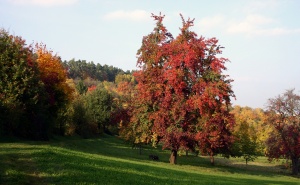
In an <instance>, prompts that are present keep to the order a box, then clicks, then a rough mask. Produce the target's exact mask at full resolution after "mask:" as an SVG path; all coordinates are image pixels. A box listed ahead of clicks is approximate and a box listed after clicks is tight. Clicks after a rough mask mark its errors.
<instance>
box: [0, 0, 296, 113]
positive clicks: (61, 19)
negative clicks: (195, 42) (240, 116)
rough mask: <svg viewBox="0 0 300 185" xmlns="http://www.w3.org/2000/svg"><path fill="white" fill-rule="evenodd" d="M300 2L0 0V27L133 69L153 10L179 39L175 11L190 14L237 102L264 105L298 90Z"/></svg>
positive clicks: (68, 53) (70, 53)
mask: <svg viewBox="0 0 300 185" xmlns="http://www.w3.org/2000/svg"><path fill="white" fill-rule="evenodd" d="M299 9H300V1H298V0H251V1H250V0H218V1H217V0H211V1H207V0H206V1H204V0H189V1H179V0H173V1H171V0H164V1H159V0H151V1H150V0H126V1H125V0H98V1H97V0H1V1H0V27H2V28H4V29H6V30H8V31H9V32H10V33H11V34H14V35H18V36H22V37H23V38H24V39H26V40H27V42H28V43H32V42H43V43H45V44H46V45H47V47H48V48H49V49H52V50H53V51H54V52H55V53H57V54H58V55H59V56H61V58H62V59H63V60H70V59H72V58H75V59H76V60H77V59H81V60H87V61H93V62H94V63H100V64H102V65H104V64H108V65H113V66H115V67H119V68H122V69H124V70H131V69H136V52H137V50H138V49H139V47H140V46H141V41H142V37H143V36H145V35H147V34H149V33H150V32H151V31H152V30H153V28H154V25H155V22H154V21H153V20H152V19H151V17H150V15H151V13H154V14H159V12H162V14H164V15H166V17H165V21H164V24H165V26H166V27H167V29H168V30H169V31H170V32H171V33H172V34H173V36H177V35H178V33H179V27H180V26H181V18H180V16H179V13H181V14H183V16H184V17H185V18H186V19H187V18H188V17H190V18H195V21H194V24H195V25H194V27H193V28H192V30H193V31H195V32H196V33H197V34H198V36H200V35H202V36H204V37H207V38H209V37H216V38H217V39H219V44H220V45H222V46H224V47H225V49H224V52H223V54H222V57H225V58H228V59H229V60H230V61H231V62H230V63H227V65H226V66H227V68H228V70H227V71H225V72H224V73H225V74H228V75H229V76H230V78H232V79H234V82H233V83H232V84H233V90H234V92H235V95H236V97H237V100H233V104H234V105H237V104H238V105H241V106H250V107H253V108H256V107H260V108H264V107H265V105H266V103H267V100H268V99H269V98H273V97H275V96H277V95H279V94H281V93H283V92H284V91H285V90H286V89H291V88H295V89H296V92H297V93H298V94H299V93H300V21H299V18H300V11H299Z"/></svg>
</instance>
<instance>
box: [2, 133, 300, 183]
mask: <svg viewBox="0 0 300 185" xmlns="http://www.w3.org/2000/svg"><path fill="white" fill-rule="evenodd" d="M138 153H139V152H138V150H137V149H132V148H131V147H130V146H129V145H126V144H125V143H123V141H121V140H119V139H117V138H115V137H110V136H105V137H102V138H100V139H86V140H83V139H80V138H76V137H72V138H56V139H54V140H52V141H51V142H29V141H28V142H21V141H20V142H19V141H15V142H0V184H176V185H177V184H206V185H208V184H236V185H242V184H251V185H252V184H262V185H267V184H274V185H275V184H276V185H277V184H286V185H294V184H300V181H299V178H295V177H290V176H288V175H286V174H285V173H283V172H279V171H278V170H277V169H275V168H274V167H272V166H270V164H267V163H261V162H260V163H251V164H252V165H249V166H247V167H245V165H243V164H241V163H239V162H238V160H235V161H234V162H235V163H232V160H225V159H221V158H219V159H217V160H216V161H217V165H216V166H214V167H211V166H210V165H209V160H208V159H206V158H203V157H194V156H181V157H179V158H178V163H179V164H178V165H170V164H168V158H169V152H168V151H161V150H158V149H153V148H150V147H144V149H143V151H142V155H139V154H138ZM149 154H154V155H158V156H159V157H160V161H159V162H156V161H150V160H149V159H148V155H149ZM253 164H255V165H253ZM266 166H269V167H266Z"/></svg>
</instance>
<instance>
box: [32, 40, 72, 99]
mask: <svg viewBox="0 0 300 185" xmlns="http://www.w3.org/2000/svg"><path fill="white" fill-rule="evenodd" d="M35 51H36V54H37V63H38V68H39V71H40V77H41V80H42V81H43V82H44V84H45V87H46V90H47V92H48V94H49V96H50V103H51V104H52V105H54V104H55V103H57V102H58V101H61V103H62V102H64V101H69V100H71V99H72V98H73V89H72V88H71V87H70V86H69V85H68V84H67V72H66V70H65V69H64V68H63V66H62V63H61V59H60V58H59V57H58V56H57V55H54V54H53V52H52V51H51V50H47V48H46V45H44V44H42V43H41V44H36V47H35Z"/></svg>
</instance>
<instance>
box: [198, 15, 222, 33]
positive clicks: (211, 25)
mask: <svg viewBox="0 0 300 185" xmlns="http://www.w3.org/2000/svg"><path fill="white" fill-rule="evenodd" d="M224 20H225V17H224V16H222V15H215V16H213V17H205V18H203V19H201V20H200V21H198V22H196V23H195V26H196V27H197V29H199V30H200V31H201V32H208V31H209V30H212V29H215V28H220V26H224Z"/></svg>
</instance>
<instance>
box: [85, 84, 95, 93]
mask: <svg viewBox="0 0 300 185" xmlns="http://www.w3.org/2000/svg"><path fill="white" fill-rule="evenodd" d="M96 88H97V86H96V85H92V86H90V87H88V90H87V91H88V92H92V91H94V90H96Z"/></svg>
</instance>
